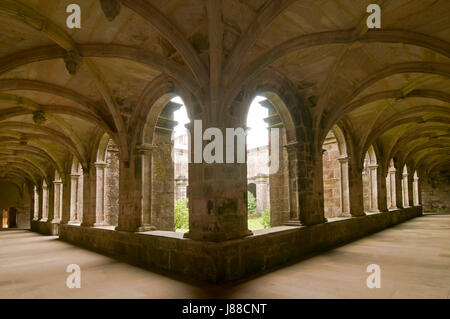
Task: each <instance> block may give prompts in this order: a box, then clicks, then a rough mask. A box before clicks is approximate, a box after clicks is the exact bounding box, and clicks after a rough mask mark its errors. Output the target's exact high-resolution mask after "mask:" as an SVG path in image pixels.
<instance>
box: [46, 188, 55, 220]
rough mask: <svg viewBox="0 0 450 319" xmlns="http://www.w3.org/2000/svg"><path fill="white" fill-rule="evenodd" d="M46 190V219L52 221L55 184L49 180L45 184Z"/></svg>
mask: <svg viewBox="0 0 450 319" xmlns="http://www.w3.org/2000/svg"><path fill="white" fill-rule="evenodd" d="M47 192H48V195H47V197H48V201H47V203H48V204H47V205H48V208H47V210H48V212H47V221H48V222H52V221H53V218H54V216H55V186H54V184H53V183H52V182H49V183H48V185H47Z"/></svg>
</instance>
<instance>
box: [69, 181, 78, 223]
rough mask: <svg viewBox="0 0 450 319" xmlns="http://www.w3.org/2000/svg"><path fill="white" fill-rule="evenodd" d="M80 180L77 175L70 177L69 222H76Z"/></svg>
mask: <svg viewBox="0 0 450 319" xmlns="http://www.w3.org/2000/svg"><path fill="white" fill-rule="evenodd" d="M79 179H80V175H79V174H71V175H70V216H69V222H77V221H78V218H79V216H78V205H79V198H78V195H79V192H78V182H79Z"/></svg>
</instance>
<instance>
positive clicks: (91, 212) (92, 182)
mask: <svg viewBox="0 0 450 319" xmlns="http://www.w3.org/2000/svg"><path fill="white" fill-rule="evenodd" d="M96 186H97V178H96V167H95V165H91V167H90V168H89V169H86V170H83V217H82V221H81V226H84V227H92V226H94V224H95V220H96V207H95V202H96V197H97V190H96V188H97V187H96Z"/></svg>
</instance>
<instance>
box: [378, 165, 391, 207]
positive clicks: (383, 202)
mask: <svg viewBox="0 0 450 319" xmlns="http://www.w3.org/2000/svg"><path fill="white" fill-rule="evenodd" d="M377 186H378V191H377V195H378V209H379V211H380V212H388V211H389V210H388V205H387V190H386V175H385V174H384V173H383V169H382V168H381V167H379V168H378V169H377Z"/></svg>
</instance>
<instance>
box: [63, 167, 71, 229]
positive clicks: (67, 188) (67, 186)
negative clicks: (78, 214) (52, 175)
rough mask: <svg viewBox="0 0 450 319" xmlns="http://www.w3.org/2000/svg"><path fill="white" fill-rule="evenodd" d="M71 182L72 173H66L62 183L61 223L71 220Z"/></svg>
mask: <svg viewBox="0 0 450 319" xmlns="http://www.w3.org/2000/svg"><path fill="white" fill-rule="evenodd" d="M71 183H72V178H71V177H70V175H66V176H65V178H64V182H63V185H62V208H61V221H60V224H67V223H69V221H70V209H71V206H70V205H71V204H70V200H71Z"/></svg>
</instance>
